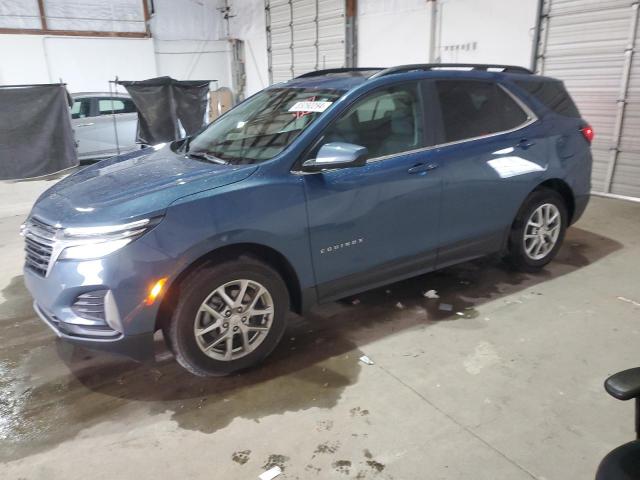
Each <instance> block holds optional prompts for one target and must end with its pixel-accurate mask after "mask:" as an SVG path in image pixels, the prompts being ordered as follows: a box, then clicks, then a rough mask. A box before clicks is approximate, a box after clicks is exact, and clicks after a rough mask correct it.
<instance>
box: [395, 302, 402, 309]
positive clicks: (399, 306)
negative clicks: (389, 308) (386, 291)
mask: <svg viewBox="0 0 640 480" xmlns="http://www.w3.org/2000/svg"><path fill="white" fill-rule="evenodd" d="M396 308H399V309H400V310H404V304H403V303H402V302H398V303H396Z"/></svg>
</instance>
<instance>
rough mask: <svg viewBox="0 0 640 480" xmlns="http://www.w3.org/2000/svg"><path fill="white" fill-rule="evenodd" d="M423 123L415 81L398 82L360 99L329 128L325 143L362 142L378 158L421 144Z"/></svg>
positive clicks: (372, 155)
mask: <svg viewBox="0 0 640 480" xmlns="http://www.w3.org/2000/svg"><path fill="white" fill-rule="evenodd" d="M422 125H423V123H422V110H421V108H420V99H419V96H418V92H417V88H416V85H399V86H395V87H391V88H386V89H384V90H378V91H376V92H374V93H372V94H370V95H368V96H366V97H365V98H364V99H362V100H359V101H358V102H357V103H356V104H355V105H354V106H352V107H351V108H350V109H349V110H348V111H347V112H346V113H345V114H343V115H342V116H341V117H340V119H338V120H337V121H336V122H335V123H334V124H333V125H332V126H330V127H329V128H328V130H327V131H326V132H325V134H324V139H323V141H322V144H325V143H330V142H346V143H353V144H356V145H361V146H363V147H367V149H368V150H369V158H377V157H382V156H384V155H392V154H394V153H400V152H405V151H407V150H414V149H416V148H420V147H422V146H423V145H424V139H423V128H422Z"/></svg>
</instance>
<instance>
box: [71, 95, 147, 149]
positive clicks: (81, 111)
mask: <svg viewBox="0 0 640 480" xmlns="http://www.w3.org/2000/svg"><path fill="white" fill-rule="evenodd" d="M80 101H81V102H80ZM76 102H77V103H78V107H76ZM85 105H90V107H89V108H88V110H87V112H85V108H86V107H85ZM76 110H78V112H76ZM112 112H113V113H112ZM76 113H77V115H78V116H77V118H76V116H75V115H76ZM85 113H86V114H85ZM71 116H72V119H73V120H72V121H73V126H74V129H75V135H76V143H77V145H78V156H79V157H80V158H81V159H91V158H101V157H107V156H110V155H115V154H116V153H117V151H118V144H119V146H120V152H126V151H128V150H133V149H134V148H136V147H137V145H136V143H135V136H136V128H137V122H138V119H137V113H136V109H135V106H134V104H133V101H132V100H131V99H129V98H124V97H102V96H100V97H86V98H82V99H76V100H75V102H74V106H73V107H72V114H71ZM114 117H115V123H114ZM116 128H117V132H118V135H117V137H116Z"/></svg>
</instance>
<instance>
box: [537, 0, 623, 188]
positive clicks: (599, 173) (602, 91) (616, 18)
mask: <svg viewBox="0 0 640 480" xmlns="http://www.w3.org/2000/svg"><path fill="white" fill-rule="evenodd" d="M632 3H633V2H632V0H545V3H544V17H543V21H542V23H541V29H542V31H541V35H540V46H539V52H540V54H541V55H540V57H539V59H538V62H537V70H538V72H539V73H541V74H542V75H547V76H550V77H555V78H559V79H561V80H563V81H564V82H565V85H566V86H567V89H568V90H569V93H571V96H572V97H573V99H574V100H575V102H576V103H577V105H578V108H579V109H580V112H581V113H582V116H583V117H584V118H585V120H587V121H588V122H589V123H591V125H592V126H593V128H594V130H595V132H596V138H595V140H594V142H593V146H592V150H593V159H594V163H593V175H592V187H593V190H594V191H596V192H606V191H608V181H607V179H608V175H610V173H611V170H610V167H611V165H612V162H613V161H615V150H614V149H615V147H616V145H617V142H618V138H617V137H618V134H617V133H618V131H619V128H616V121H617V120H619V119H620V116H619V112H618V99H619V98H620V95H621V84H622V78H623V73H624V65H625V50H626V48H627V45H628V42H629V32H630V25H631V21H632V14H633V13H634V11H635V10H634V8H633V7H632ZM618 127H619V126H618Z"/></svg>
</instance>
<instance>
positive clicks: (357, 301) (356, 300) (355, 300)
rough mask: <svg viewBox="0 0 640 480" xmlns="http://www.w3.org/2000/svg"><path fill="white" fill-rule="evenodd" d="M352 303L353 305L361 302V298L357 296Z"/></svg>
mask: <svg viewBox="0 0 640 480" xmlns="http://www.w3.org/2000/svg"><path fill="white" fill-rule="evenodd" d="M351 304H352V305H359V304H360V300H359V299H357V298H354V299H353V300H351Z"/></svg>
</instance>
